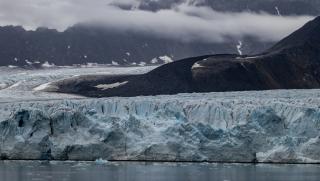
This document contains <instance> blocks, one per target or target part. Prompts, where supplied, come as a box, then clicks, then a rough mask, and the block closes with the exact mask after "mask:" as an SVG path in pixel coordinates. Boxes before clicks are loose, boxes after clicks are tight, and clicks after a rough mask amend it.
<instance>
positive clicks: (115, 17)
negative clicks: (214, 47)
mask: <svg viewBox="0 0 320 181" xmlns="http://www.w3.org/2000/svg"><path fill="white" fill-rule="evenodd" d="M115 2H116V3H115ZM190 2H192V1H188V0H186V1H185V3H180V4H177V5H176V6H174V7H172V8H171V9H163V10H159V11H156V12H152V11H144V10H139V9H133V10H124V9H121V8H119V7H117V6H114V4H117V5H122V6H127V7H133V8H134V7H138V6H139V4H140V3H141V2H140V1H139V0H117V1H114V0H90V1H88V0H55V1H52V0H10V1H8V0H0V25H9V24H13V25H23V26H24V27H25V28H27V29H34V28H36V27H39V26H46V27H49V28H56V29H59V30H60V31H63V30H65V29H66V28H67V27H69V26H71V25H73V24H76V23H79V22H87V23H91V24H94V25H99V26H105V27H108V28H114V29H117V30H119V31H128V30H131V31H138V32H144V33H148V34H151V35H154V36H160V37H164V38H175V39H179V40H183V41H194V40H197V41H209V42H221V41H224V40H225V38H226V37H234V38H241V37H243V36H254V37H256V38H258V39H259V40H261V41H277V40H279V39H281V38H283V37H284V36H286V35H288V34H289V33H291V32H292V31H294V30H295V29H297V28H299V27H301V26H302V25H303V24H304V23H306V22H307V21H309V20H311V19H312V18H313V17H310V16H290V17H284V16H275V15H270V14H266V13H263V12H261V13H250V12H241V13H231V12H217V11H214V10H212V9H210V8H207V7H195V6H191V5H190V4H192V3H190Z"/></svg>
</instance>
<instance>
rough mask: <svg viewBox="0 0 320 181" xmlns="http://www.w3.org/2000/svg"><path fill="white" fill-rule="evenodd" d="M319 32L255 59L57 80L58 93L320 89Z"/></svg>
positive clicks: (316, 25) (195, 61)
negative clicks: (119, 74) (141, 73)
mask: <svg viewBox="0 0 320 181" xmlns="http://www.w3.org/2000/svg"><path fill="white" fill-rule="evenodd" d="M319 30H320V17H318V18H315V19H314V20H313V21H311V22H309V23H307V24H306V25H305V26H303V27H302V28H301V29H299V30H297V31H296V32H294V33H293V34H291V35H290V36H288V37H287V38H285V39H283V40H282V41H280V42H279V43H277V44H276V45H275V46H274V47H272V48H271V49H269V50H267V51H265V52H264V53H262V54H258V55H255V56H239V55H232V54H226V55H208V56H202V57H193V58H188V59H184V60H180V61H176V62H173V63H171V64H167V65H164V66H161V67H159V68H157V69H155V70H153V71H151V72H149V73H146V74H144V75H134V76H111V77H106V76H101V77H91V78H90V79H88V77H78V78H76V79H67V80H63V81H59V82H56V83H55V84H54V85H55V86H56V88H57V89H56V90H54V91H58V92H63V93H76V94H82V95H86V96H93V97H109V96H139V95H159V94H176V93H186V92H214V91H244V90H267V89H306V88H308V89H309V88H319V87H320V75H319V74H320V53H319V52H320V33H319V32H320V31H319ZM110 85H111V86H110Z"/></svg>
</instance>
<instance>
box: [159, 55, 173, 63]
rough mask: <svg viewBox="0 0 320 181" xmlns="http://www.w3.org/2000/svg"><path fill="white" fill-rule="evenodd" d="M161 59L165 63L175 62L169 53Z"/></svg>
mask: <svg viewBox="0 0 320 181" xmlns="http://www.w3.org/2000/svg"><path fill="white" fill-rule="evenodd" d="M159 59H160V60H162V61H163V62H164V63H171V62H173V60H172V58H171V57H169V56H167V55H164V56H160V57H159Z"/></svg>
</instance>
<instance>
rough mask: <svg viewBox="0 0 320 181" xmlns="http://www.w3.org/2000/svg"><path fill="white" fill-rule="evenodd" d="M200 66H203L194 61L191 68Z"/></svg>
mask: <svg viewBox="0 0 320 181" xmlns="http://www.w3.org/2000/svg"><path fill="white" fill-rule="evenodd" d="M201 67H204V66H202V65H200V64H199V63H198V62H196V63H195V64H193V65H192V67H191V70H192V69H196V68H201Z"/></svg>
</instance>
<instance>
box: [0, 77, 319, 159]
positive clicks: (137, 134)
mask: <svg viewBox="0 0 320 181" xmlns="http://www.w3.org/2000/svg"><path fill="white" fill-rule="evenodd" d="M64 74H67V73H66V72H64ZM28 75H31V74H28ZM32 75H34V74H32ZM42 76H43V74H42ZM68 76H69V75H68ZM3 77H4V76H3ZM9 77H10V76H9ZM26 77H27V76H26ZM48 77H49V78H48ZM58 78H59V79H60V78H64V77H63V76H62V77H58ZM52 79H57V78H55V77H54V78H52V75H51V74H48V76H47V77H44V78H42V79H41V81H42V82H41V83H34V82H35V81H36V80H33V79H32V78H28V77H27V79H26V80H25V81H24V80H22V78H19V80H18V78H12V77H10V80H11V82H10V81H8V79H6V81H5V80H4V78H3V79H2V80H1V81H2V82H0V85H2V90H0V98H1V99H0V101H1V104H0V115H1V116H0V158H1V159H15V160H16V159H18V160H20V159H23V160H96V159H99V158H102V159H104V160H138V161H140V160H141V161H208V162H276V163H319V162H320V159H319V158H320V133H319V129H320V109H319V105H320V91H319V90H275V91H260V92H255V91H252V92H227V93H205V94H201V93H198V94H178V95H163V96H150V97H131V98H119V97H113V98H103V99H93V98H85V97H78V96H74V95H64V96H61V97H59V96H58V95H51V96H53V97H48V98H47V99H45V98H44V96H43V97H42V98H39V99H35V98H36V96H33V97H32V96H27V97H29V99H28V98H16V99H14V100H10V99H9V96H8V94H9V93H8V92H9V91H8V90H9V89H10V90H12V93H13V94H18V93H16V92H15V91H18V90H17V89H18V88H19V90H20V91H18V92H19V94H18V95H20V96H21V97H23V94H22V93H21V92H24V93H25V94H27V95H34V94H36V92H37V91H34V88H35V87H37V86H39V85H40V84H45V83H48V82H49V81H53V80H52ZM37 80H38V79H37ZM16 82H21V83H20V84H18V85H16V86H14V87H12V85H14V84H17V83H16ZM26 82H31V83H26ZM1 83H2V84H1ZM4 84H6V86H5V85H4ZM7 84H11V85H7ZM10 86H11V87H10ZM8 87H9V89H8ZM15 87H16V88H15ZM21 89H23V90H25V91H22V90H21ZM32 90H33V91H32ZM26 92H27V93H26ZM39 94H40V93H39ZM43 94H44V93H43ZM48 94H49V93H48Z"/></svg>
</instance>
